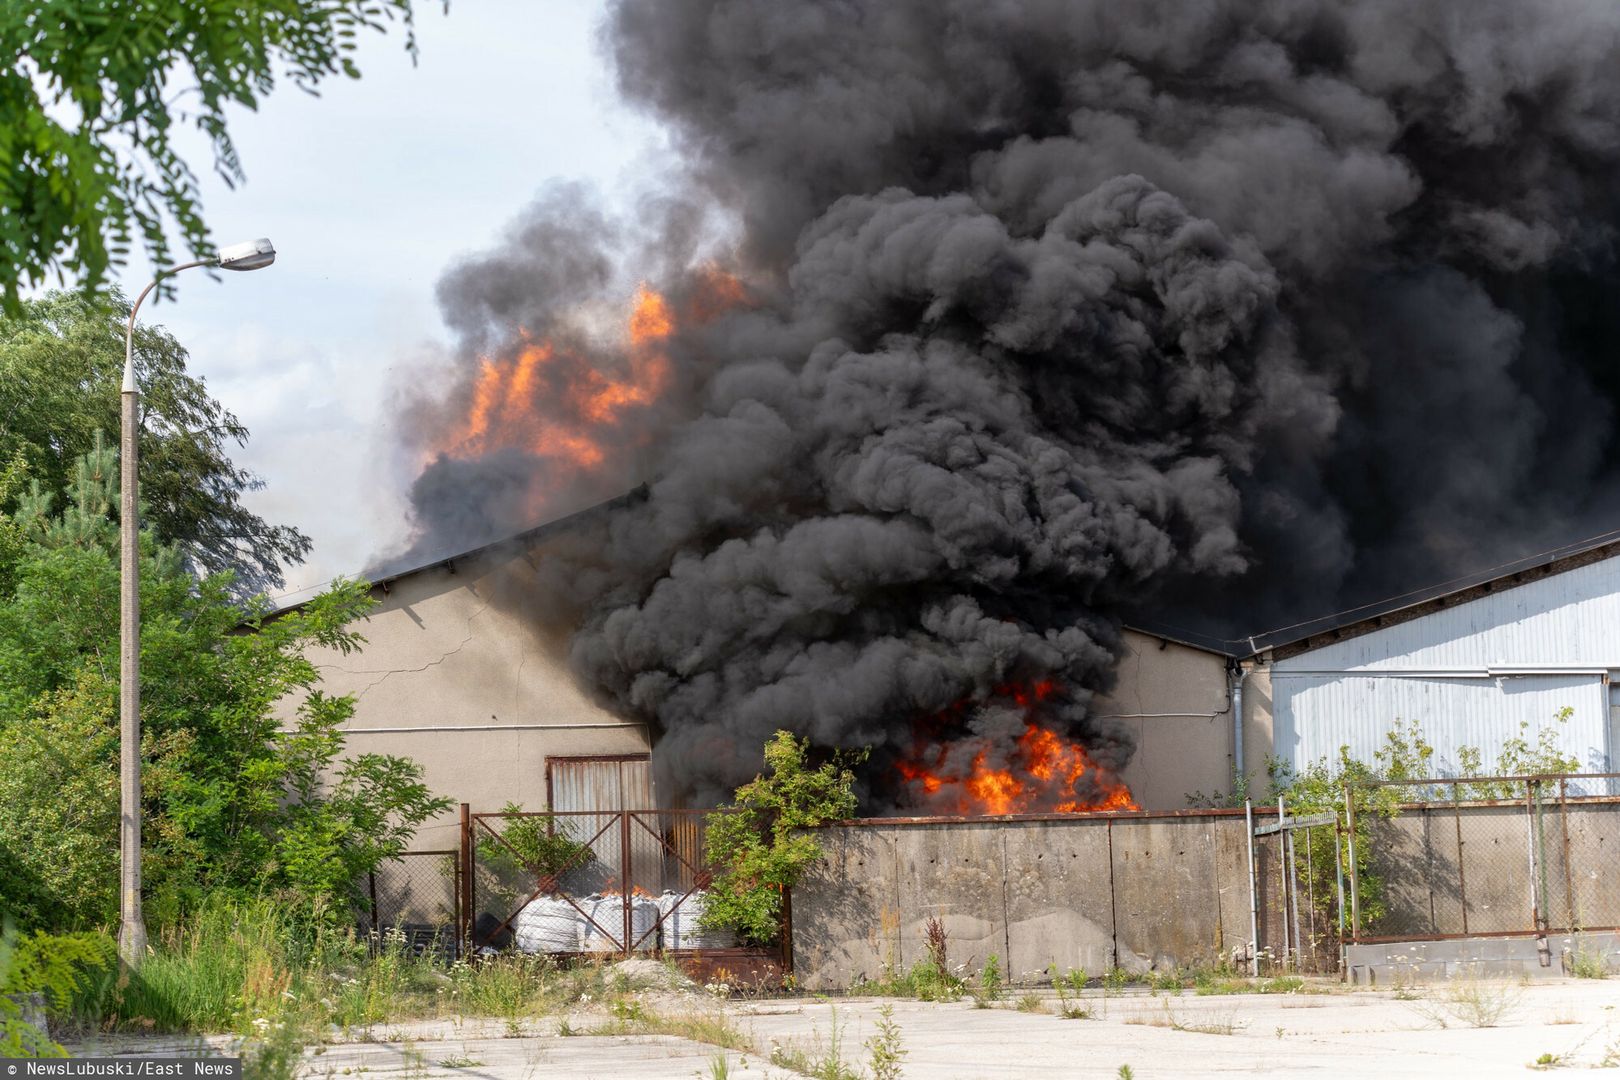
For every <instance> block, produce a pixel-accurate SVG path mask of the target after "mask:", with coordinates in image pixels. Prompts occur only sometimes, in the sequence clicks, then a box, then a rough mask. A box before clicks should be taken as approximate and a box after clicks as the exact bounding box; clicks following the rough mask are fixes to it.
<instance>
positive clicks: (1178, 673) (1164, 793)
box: [1094, 630, 1248, 810]
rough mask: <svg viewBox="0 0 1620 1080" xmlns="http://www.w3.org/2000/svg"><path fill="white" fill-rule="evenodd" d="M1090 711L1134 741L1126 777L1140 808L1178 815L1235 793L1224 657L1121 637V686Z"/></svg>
mask: <svg viewBox="0 0 1620 1080" xmlns="http://www.w3.org/2000/svg"><path fill="white" fill-rule="evenodd" d="M1094 711H1095V712H1096V713H1097V714H1098V715H1099V716H1107V717H1112V718H1114V719H1116V720H1117V721H1118V722H1119V723H1121V724H1124V725H1125V726H1126V727H1127V728H1129V729H1130V731H1131V732H1132V733H1133V734H1134V735H1135V736H1136V754H1135V755H1134V756H1133V757H1132V758H1131V761H1130V764H1129V765H1127V766H1126V767H1125V771H1124V774H1123V776H1124V779H1125V782H1126V783H1127V784H1129V785H1130V788H1131V794H1133V795H1135V796H1136V801H1137V802H1139V803H1141V804H1142V807H1143V808H1144V809H1147V810H1181V809H1184V808H1186V806H1187V796H1188V795H1191V794H1194V793H1196V792H1200V791H1202V792H1203V793H1205V794H1206V795H1207V794H1211V793H1213V792H1215V791H1226V790H1228V789H1229V788H1230V787H1231V786H1232V713H1231V703H1230V701H1229V700H1228V697H1227V678H1226V658H1225V657H1224V656H1219V655H1217V654H1215V653H1211V652H1205V651H1204V650H1202V649H1194V648H1191V647H1190V646H1187V645H1181V644H1178V643H1177V642H1174V641H1166V640H1164V639H1163V638H1157V637H1153V636H1151V635H1149V634H1144V633H1140V632H1138V631H1136V630H1126V631H1125V655H1124V657H1123V659H1121V661H1120V665H1119V681H1118V682H1117V683H1116V685H1115V687H1114V690H1113V693H1111V694H1109V695H1108V696H1107V697H1106V698H1099V699H1098V700H1097V702H1096V703H1095V706H1094ZM1245 756H1248V755H1247V752H1245Z"/></svg>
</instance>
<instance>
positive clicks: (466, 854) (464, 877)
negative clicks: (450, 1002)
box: [456, 803, 473, 958]
mask: <svg viewBox="0 0 1620 1080" xmlns="http://www.w3.org/2000/svg"><path fill="white" fill-rule="evenodd" d="M472 839H473V836H472V807H471V806H469V805H468V804H467V803H462V804H461V843H460V844H459V845H458V846H459V847H460V849H461V850H460V853H459V854H458V856H457V858H456V871H457V873H456V877H457V878H458V879H459V880H458V881H457V882H456V956H457V957H459V958H465V957H466V956H467V954H468V952H469V951H471V948H472V943H473V942H472V906H473V853H472Z"/></svg>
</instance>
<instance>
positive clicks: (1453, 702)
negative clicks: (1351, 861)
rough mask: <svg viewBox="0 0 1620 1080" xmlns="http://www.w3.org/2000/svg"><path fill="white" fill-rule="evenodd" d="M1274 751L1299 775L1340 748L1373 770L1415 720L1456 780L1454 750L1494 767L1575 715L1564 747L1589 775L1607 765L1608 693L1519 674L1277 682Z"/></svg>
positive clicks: (1587, 684)
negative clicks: (1507, 747) (1514, 746)
mask: <svg viewBox="0 0 1620 1080" xmlns="http://www.w3.org/2000/svg"><path fill="white" fill-rule="evenodd" d="M1272 700H1273V703H1274V709H1275V711H1274V713H1273V716H1274V725H1275V726H1274V728H1273V731H1274V740H1275V753H1276V754H1277V755H1278V756H1279V757H1281V758H1283V759H1284V760H1286V761H1288V762H1289V763H1290V764H1291V765H1293V767H1294V768H1295V769H1296V770H1299V769H1304V768H1305V767H1307V766H1308V765H1310V764H1311V763H1312V762H1315V761H1319V760H1322V759H1324V758H1325V759H1329V760H1332V759H1333V758H1335V757H1336V756H1337V755H1338V751H1339V747H1341V746H1348V747H1349V748H1350V753H1351V755H1352V756H1354V757H1357V758H1359V759H1361V760H1363V761H1367V762H1371V761H1372V760H1373V754H1374V752H1375V751H1377V750H1380V749H1382V748H1383V746H1384V744H1385V736H1386V735H1387V733H1388V732H1389V730H1390V728H1391V727H1392V725H1393V724H1394V722H1395V721H1396V720H1397V719H1399V720H1403V721H1416V722H1417V723H1418V724H1420V725H1421V726H1422V729H1423V733H1424V737H1425V738H1426V739H1427V740H1428V741H1429V743H1430V745H1432V746H1433V747H1434V748H1435V759H1434V760H1435V763H1436V766H1437V769H1436V771H1437V772H1438V773H1440V774H1442V775H1456V771H1457V750H1458V748H1459V747H1463V746H1473V747H1477V748H1478V749H1479V750H1480V752H1481V754H1482V756H1483V758H1484V760H1485V761H1486V762H1487V763H1489V762H1494V761H1495V760H1496V758H1497V757H1498V755H1500V753H1501V750H1502V744H1503V743H1504V742H1505V741H1506V740H1507V739H1510V738H1513V737H1514V736H1516V735H1518V734H1519V724H1520V722H1521V721H1526V722H1528V723H1529V725H1530V728H1529V731H1528V740H1529V741H1530V742H1531V743H1532V744H1533V743H1534V741H1535V737H1536V733H1537V732H1538V731H1539V730H1540V729H1541V727H1542V726H1543V725H1546V724H1550V723H1552V721H1553V717H1554V716H1555V715H1556V714H1557V713H1558V711H1559V710H1560V709H1562V708H1563V707H1564V706H1566V705H1568V706H1570V707H1571V708H1573V709H1574V714H1573V715H1572V716H1571V717H1570V719H1569V722H1568V723H1567V724H1565V725H1562V732H1561V736H1562V737H1561V738H1560V740H1559V743H1560V745H1561V746H1562V748H1563V750H1564V752H1565V753H1567V754H1572V755H1574V756H1575V757H1576V758H1578V759H1579V760H1580V762H1581V766H1582V768H1583V769H1588V770H1592V771H1600V770H1602V769H1603V768H1605V766H1606V764H1607V761H1608V735H1607V727H1608V719H1609V708H1608V690H1607V687H1606V686H1605V685H1604V681H1603V679H1602V678H1601V677H1600V676H1593V675H1522V676H1512V677H1506V678H1497V679H1458V678H1432V677H1414V678H1402V677H1391V676H1381V675H1357V674H1343V675H1290V674H1286V673H1283V672H1274V673H1273V674H1272Z"/></svg>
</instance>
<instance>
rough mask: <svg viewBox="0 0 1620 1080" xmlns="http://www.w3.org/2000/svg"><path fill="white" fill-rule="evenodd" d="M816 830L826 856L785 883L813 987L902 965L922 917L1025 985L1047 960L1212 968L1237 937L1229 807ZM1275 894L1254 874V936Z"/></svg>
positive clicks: (1245, 911)
mask: <svg viewBox="0 0 1620 1080" xmlns="http://www.w3.org/2000/svg"><path fill="white" fill-rule="evenodd" d="M821 835H822V837H823V842H824V846H825V850H826V857H825V858H824V860H823V861H822V862H821V863H820V864H818V865H817V867H816V868H815V869H814V870H813V871H812V872H811V873H810V874H809V875H808V876H807V878H806V879H805V880H804V881H802V882H801V883H800V884H799V886H798V887H797V888H795V889H794V893H793V956H794V968H795V973H796V975H797V976H798V978H799V979H800V981H801V982H802V983H803V985H804V986H805V987H806V988H808V989H811V990H830V989H841V988H844V987H847V986H849V985H850V984H851V983H853V982H855V981H857V980H858V979H860V978H863V977H864V978H872V979H875V978H878V977H880V976H881V975H882V973H883V972H884V970H885V969H886V968H892V969H893V970H896V971H904V970H906V969H908V968H910V967H911V966H912V965H913V964H914V963H916V962H917V961H918V960H919V959H921V958H922V957H923V956H924V947H923V929H924V923H925V922H926V920H927V919H929V918H930V917H938V918H939V919H940V920H941V921H942V922H943V923H944V925H945V928H946V931H947V934H948V937H949V956H950V962H951V963H952V965H955V964H965V965H966V966H967V967H968V968H970V969H976V968H978V967H980V966H981V965H983V963H984V961H985V959H986V957H988V956H990V955H991V954H995V955H996V956H997V957H999V958H1000V959H1001V962H1002V965H1003V968H1004V970H1006V971H1007V972H1008V974H1009V976H1010V977H1011V978H1012V979H1013V980H1014V981H1015V982H1025V983H1028V982H1034V981H1037V980H1038V979H1040V978H1044V977H1045V972H1046V969H1047V967H1048V965H1050V964H1056V965H1058V966H1059V967H1060V968H1063V969H1070V968H1076V967H1083V968H1085V969H1086V970H1087V971H1088V972H1090V973H1092V974H1094V975H1095V974H1100V973H1102V972H1105V971H1107V970H1108V969H1109V968H1111V967H1114V966H1116V965H1118V966H1121V967H1125V968H1129V969H1132V970H1138V971H1140V970H1146V969H1148V968H1160V969H1163V968H1174V967H1178V966H1189V965H1195V964H1210V963H1214V962H1216V961H1217V960H1219V959H1221V958H1222V957H1228V958H1229V957H1230V955H1231V952H1232V949H1233V948H1234V946H1239V945H1241V944H1243V943H1244V942H1247V941H1248V940H1249V885H1248V869H1247V865H1246V859H1247V852H1246V847H1245V842H1244V822H1243V814H1242V812H1241V811H1237V812H1235V813H1233V812H1225V811H1221V812H1204V813H1197V814H1179V815H1121V816H1107V817H1105V816H1100V815H1099V816H1086V815H1076V816H1072V817H1060V818H1032V819H1011V820H993V821H992V820H979V821H974V820H963V821H950V820H932V821H930V820H922V821H916V822H903V821H902V822H885V821H881V820H873V821H870V822H863V823H859V824H852V825H844V826H836V827H833V828H829V829H826V830H823V832H822V834H821ZM1260 861H1261V867H1262V872H1264V870H1266V869H1267V868H1274V864H1273V863H1272V862H1270V861H1268V860H1266V859H1265V858H1262V859H1261V860H1260ZM1275 880H1276V879H1275V875H1272V876H1271V879H1270V881H1271V882H1274V881H1275ZM1272 892H1273V886H1272V885H1271V884H1270V883H1268V881H1267V880H1264V879H1262V880H1261V882H1260V894H1261V895H1260V899H1261V906H1262V909H1263V910H1262V913H1261V927H1260V938H1261V941H1262V944H1263V945H1264V944H1265V943H1266V942H1269V941H1270V940H1271V939H1272V938H1273V937H1278V938H1279V939H1280V925H1281V924H1280V922H1279V921H1278V919H1277V916H1276V912H1275V910H1274V909H1275V907H1276V903H1275V900H1274V897H1273V896H1272ZM1278 943H1279V944H1280V940H1279V942H1278Z"/></svg>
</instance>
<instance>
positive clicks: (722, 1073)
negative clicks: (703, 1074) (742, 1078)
mask: <svg viewBox="0 0 1620 1080" xmlns="http://www.w3.org/2000/svg"><path fill="white" fill-rule="evenodd" d="M709 1080H731V1062H729V1061H727V1060H726V1055H724V1054H716V1055H714V1057H712V1058H710V1059H709Z"/></svg>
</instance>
